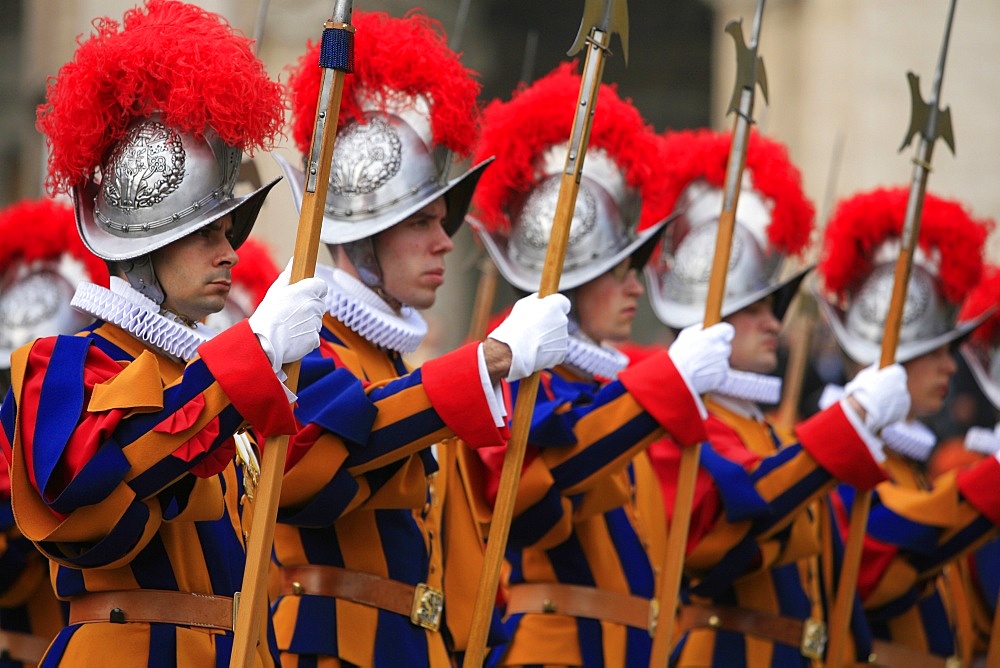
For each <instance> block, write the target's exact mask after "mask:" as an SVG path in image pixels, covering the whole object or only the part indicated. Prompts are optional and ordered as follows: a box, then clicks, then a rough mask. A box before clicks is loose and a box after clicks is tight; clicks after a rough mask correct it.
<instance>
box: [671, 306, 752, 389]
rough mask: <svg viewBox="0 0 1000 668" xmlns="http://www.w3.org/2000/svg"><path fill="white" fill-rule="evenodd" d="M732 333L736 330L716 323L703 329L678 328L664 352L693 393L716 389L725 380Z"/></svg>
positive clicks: (698, 326) (731, 349)
mask: <svg viewBox="0 0 1000 668" xmlns="http://www.w3.org/2000/svg"><path fill="white" fill-rule="evenodd" d="M735 334H736V330H735V329H733V326H732V325H730V324H729V323H728V322H719V323H716V324H714V325H712V326H711V327H708V328H707V329H702V327H701V323H698V324H696V325H690V326H688V327H685V328H684V329H682V330H681V331H680V334H678V335H677V338H676V339H674V342H673V343H672V344H670V348H669V349H668V351H667V352H669V353H670V359H671V360H673V362H674V366H676V367H677V370H678V371H680V372H681V375H682V376H684V380H686V381H687V382H688V385H690V386H691V388H692V389H693V390H694V391H695V393H696V394H699V395H701V394H705V393H707V392H711V391H712V390H715V389H718V387H719V386H720V385H722V382H723V381H724V380H725V379H726V374H728V373H729V356H730V355H731V354H732V352H733V346H732V342H733V336H734V335H735Z"/></svg>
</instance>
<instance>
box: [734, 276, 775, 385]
mask: <svg viewBox="0 0 1000 668" xmlns="http://www.w3.org/2000/svg"><path fill="white" fill-rule="evenodd" d="M726 322H728V323H730V324H731V325H732V326H733V329H735V330H736V335H735V336H734V337H733V352H732V355H730V357H729V365H730V366H731V367H732V368H734V369H736V370H738V371H750V372H753V373H763V374H768V373H772V372H773V371H774V370H775V369H776V368H777V367H778V334H779V333H780V332H781V322H780V321H779V320H778V319H777V318H775V317H774V297H773V296H771V295H769V296H767V297H765V298H764V299H761V300H760V301H758V302H754V303H753V304H751V305H750V306H747V307H746V308H745V309H742V310H741V311H738V312H736V313H734V314H733V315H731V316H729V317H728V318H726Z"/></svg>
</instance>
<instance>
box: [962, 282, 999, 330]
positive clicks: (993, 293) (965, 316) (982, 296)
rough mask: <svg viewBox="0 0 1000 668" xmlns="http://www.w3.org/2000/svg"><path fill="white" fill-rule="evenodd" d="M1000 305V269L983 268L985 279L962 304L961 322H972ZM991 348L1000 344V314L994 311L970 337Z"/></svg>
mask: <svg viewBox="0 0 1000 668" xmlns="http://www.w3.org/2000/svg"><path fill="white" fill-rule="evenodd" d="M998 305H1000V267H996V266H987V267H984V268H983V278H982V280H980V281H979V283H978V284H977V285H976V287H974V288H973V289H972V291H971V292H970V293H969V296H968V297H966V298H965V301H964V302H962V308H961V309H960V310H959V312H958V320H959V322H961V321H963V320H972V319H973V318H976V317H978V316H979V315H981V314H983V313H985V312H986V311H987V310H988V309H990V308H993V307H995V306H998ZM970 338H971V339H973V340H974V341H978V342H980V343H982V344H983V345H985V346H987V347H989V346H993V345H996V344H997V343H1000V313H998V312H996V311H994V312H993V314H992V315H991V316H989V317H988V318H987V319H986V321H985V322H983V324H981V325H980V326H979V327H977V328H976V329H974V330H973V331H972V334H971V336H970Z"/></svg>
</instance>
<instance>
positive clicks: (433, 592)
mask: <svg viewBox="0 0 1000 668" xmlns="http://www.w3.org/2000/svg"><path fill="white" fill-rule="evenodd" d="M443 610H444V592H442V591H441V590H440V589H435V588H434V587H431V586H430V585H427V584H424V583H423V582H421V583H420V584H418V585H417V586H416V588H415V590H414V592H413V607H412V608H411V609H410V621H411V622H412V623H414V624H416V625H417V626H420V627H422V628H425V629H427V630H428V631H437V630H438V628H440V626H441V612H442V611H443Z"/></svg>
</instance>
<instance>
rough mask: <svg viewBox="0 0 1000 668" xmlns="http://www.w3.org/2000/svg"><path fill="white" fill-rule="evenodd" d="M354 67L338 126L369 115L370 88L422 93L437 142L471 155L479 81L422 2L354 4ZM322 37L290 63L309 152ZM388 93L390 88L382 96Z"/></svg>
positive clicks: (293, 97) (297, 136)
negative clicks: (379, 8) (364, 8)
mask: <svg viewBox="0 0 1000 668" xmlns="http://www.w3.org/2000/svg"><path fill="white" fill-rule="evenodd" d="M351 23H352V25H353V26H354V27H355V28H356V29H357V32H356V33H355V36H354V72H353V73H352V74H351V75H350V76H348V77H346V78H345V80H344V93H343V99H342V101H341V104H340V119H339V122H338V127H343V126H344V125H346V124H347V123H349V122H352V121H363V120H364V112H363V111H362V107H361V104H362V102H364V101H365V100H366V98H367V96H368V95H370V94H371V93H376V92H381V93H390V94H391V93H392V92H396V93H403V94H407V95H410V96H416V95H423V96H424V97H425V98H426V99H427V101H428V102H429V104H430V105H431V131H432V133H433V140H434V144H436V145H444V146H446V147H448V148H449V149H450V150H452V151H454V152H455V153H457V154H459V155H461V156H463V157H465V156H468V155H469V154H470V153H471V152H472V146H473V144H474V143H475V141H476V135H477V133H478V131H479V128H478V125H477V118H478V115H479V114H478V112H479V109H478V107H477V98H478V96H479V90H480V85H479V83H478V82H477V81H476V80H475V79H474V78H473V77H474V76H475V73H474V72H473V71H472V70H469V69H466V67H465V66H464V65H462V62H461V61H460V60H459V56H458V54H456V53H455V52H454V51H452V50H451V49H449V48H448V44H447V42H446V40H445V36H444V29H443V28H442V27H441V24H440V23H439V22H438V21H435V20H434V19H431V18H429V17H428V16H426V15H425V14H423V13H421V12H420V11H419V10H411V11H410V12H407V14H406V16H405V17H403V18H394V17H391V16H389V15H388V14H386V13H385V12H354V14H353V17H352V19H351ZM319 48H320V45H319V43H314V42H312V41H311V40H310V42H309V43H308V44H307V45H306V53H305V54H303V55H302V56H301V57H300V58H299V61H298V63H297V64H296V65H295V66H294V67H293V68H291V74H290V76H289V79H288V96H289V99H290V102H291V107H292V139H293V140H294V141H295V145H296V146H297V147H298V149H299V151H301V152H302V153H303V154H305V153H308V152H309V147H310V144H311V142H312V134H313V126H314V123H315V120H316V104H317V101H318V99H319V86H320V79H321V75H322V71H321V68H320V67H319V66H318V63H319ZM382 97H383V99H384V98H385V96H384V95H383V96H382Z"/></svg>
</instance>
